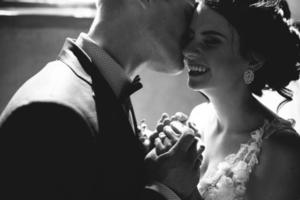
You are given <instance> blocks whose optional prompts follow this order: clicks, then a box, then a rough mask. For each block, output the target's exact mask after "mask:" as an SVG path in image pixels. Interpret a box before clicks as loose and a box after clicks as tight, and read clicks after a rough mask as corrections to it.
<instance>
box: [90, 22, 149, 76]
mask: <svg viewBox="0 0 300 200" xmlns="http://www.w3.org/2000/svg"><path fill="white" fill-rule="evenodd" d="M132 26H134V25H133V24H129V23H124V22H123V21H121V20H115V21H114V23H111V22H110V21H109V22H107V21H104V20H100V19H99V18H96V19H95V21H94V24H93V26H92V27H91V29H90V31H89V33H88V36H89V37H90V38H91V39H92V40H94V41H95V43H96V44H97V45H99V46H100V47H101V48H103V49H104V50H105V51H107V52H108V53H109V54H110V55H111V56H112V57H113V58H114V59H115V60H116V62H118V63H119V64H120V65H121V66H122V68H123V69H124V71H125V72H126V73H127V74H128V75H129V76H132V75H133V74H134V72H135V71H136V70H137V68H138V67H139V66H140V65H141V64H142V63H143V62H144V58H143V56H142V51H141V50H140V48H139V47H138V45H137V44H138V43H139V37H140V36H139V35H138V34H139V33H138V31H134V30H137V27H132Z"/></svg>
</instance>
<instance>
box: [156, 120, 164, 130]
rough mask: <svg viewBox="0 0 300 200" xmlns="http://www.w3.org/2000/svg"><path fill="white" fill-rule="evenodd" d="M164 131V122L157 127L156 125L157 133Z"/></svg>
mask: <svg viewBox="0 0 300 200" xmlns="http://www.w3.org/2000/svg"><path fill="white" fill-rule="evenodd" d="M163 129H164V124H163V123H162V122H159V123H158V124H157V125H156V131H157V132H162V131H163Z"/></svg>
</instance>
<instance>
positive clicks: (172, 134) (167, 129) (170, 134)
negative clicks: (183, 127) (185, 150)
mask: <svg viewBox="0 0 300 200" xmlns="http://www.w3.org/2000/svg"><path fill="white" fill-rule="evenodd" d="M163 131H164V133H165V134H166V136H167V138H169V139H170V141H171V143H172V144H174V143H175V142H176V141H177V140H178V138H179V135H178V134H176V133H175V132H174V131H173V129H172V128H171V126H165V127H164V129H163Z"/></svg>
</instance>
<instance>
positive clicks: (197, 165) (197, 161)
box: [194, 155, 203, 169]
mask: <svg viewBox="0 0 300 200" xmlns="http://www.w3.org/2000/svg"><path fill="white" fill-rule="evenodd" d="M202 161H203V156H202V155H201V156H199V157H198V158H197V159H196V161H195V163H194V168H195V169H199V168H200V166H201V164H202Z"/></svg>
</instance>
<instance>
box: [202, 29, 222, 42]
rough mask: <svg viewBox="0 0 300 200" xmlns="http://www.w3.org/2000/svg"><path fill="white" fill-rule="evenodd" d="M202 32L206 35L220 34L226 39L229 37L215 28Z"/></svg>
mask: <svg viewBox="0 0 300 200" xmlns="http://www.w3.org/2000/svg"><path fill="white" fill-rule="evenodd" d="M201 34H202V35H205V36H206V35H217V36H220V37H222V38H224V39H225V40H227V37H226V36H225V35H224V34H222V33H220V32H217V31H213V30H207V31H203V32H201Z"/></svg>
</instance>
